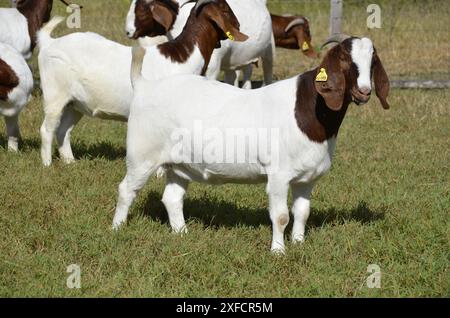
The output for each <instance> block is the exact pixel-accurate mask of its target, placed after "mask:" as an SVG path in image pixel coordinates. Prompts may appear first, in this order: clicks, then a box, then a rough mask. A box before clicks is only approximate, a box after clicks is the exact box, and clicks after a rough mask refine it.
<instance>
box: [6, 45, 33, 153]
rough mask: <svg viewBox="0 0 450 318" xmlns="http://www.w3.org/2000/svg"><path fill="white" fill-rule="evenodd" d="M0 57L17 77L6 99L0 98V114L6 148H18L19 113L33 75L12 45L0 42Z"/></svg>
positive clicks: (28, 98) (30, 85) (29, 89)
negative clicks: (6, 137) (2, 118)
mask: <svg viewBox="0 0 450 318" xmlns="http://www.w3.org/2000/svg"><path fill="white" fill-rule="evenodd" d="M0 59H2V60H3V61H4V62H5V63H6V64H8V65H9V67H10V68H11V69H12V70H13V71H14V73H15V74H16V76H17V77H18V78H19V84H18V85H17V86H16V87H15V88H14V89H13V90H12V91H11V92H9V94H8V99H7V100H6V101H2V100H0V114H1V115H2V116H5V120H6V126H7V127H6V128H7V132H8V148H9V149H11V150H14V151H17V150H18V139H19V126H18V122H17V120H18V116H19V113H20V112H21V111H22V110H23V109H24V108H25V106H26V105H27V103H28V101H29V100H30V97H31V93H32V90H33V75H32V73H31V70H30V68H29V67H28V64H27V63H26V61H25V60H24V58H23V56H22V55H21V54H20V53H19V52H17V51H16V50H15V49H14V48H13V47H11V46H9V45H7V44H3V43H0Z"/></svg>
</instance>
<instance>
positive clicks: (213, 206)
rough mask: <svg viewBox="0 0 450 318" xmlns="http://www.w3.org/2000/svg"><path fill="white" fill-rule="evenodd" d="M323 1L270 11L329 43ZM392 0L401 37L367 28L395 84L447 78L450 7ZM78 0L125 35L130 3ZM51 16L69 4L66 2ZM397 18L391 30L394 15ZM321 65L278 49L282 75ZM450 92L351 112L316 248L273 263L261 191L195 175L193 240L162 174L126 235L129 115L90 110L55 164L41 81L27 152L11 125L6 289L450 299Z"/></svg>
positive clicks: (3, 264) (3, 292)
mask: <svg viewBox="0 0 450 318" xmlns="http://www.w3.org/2000/svg"><path fill="white" fill-rule="evenodd" d="M320 2H321V3H327V1H325V2H324V1H317V2H315V1H314V2H313V1H303V2H301V3H300V4H296V3H294V1H272V2H270V7H271V9H272V11H274V12H282V11H283V12H284V11H292V10H294V9H296V10H299V12H305V14H306V15H308V16H309V17H310V18H311V20H312V21H318V22H314V23H313V28H314V31H313V32H315V33H316V34H318V37H317V41H315V43H316V44H319V43H321V41H323V40H324V39H325V38H326V30H323V29H321V28H320V24H321V23H323V24H324V27H325V26H327V25H328V24H327V23H326V19H327V12H328V8H327V7H323V8H322V7H319V6H318V3H320ZM366 2H367V1H361V3H364V4H363V5H361V6H358V5H357V4H358V3H357V1H348V3H349V5H348V6H346V8H347V11H346V19H347V20H346V21H349V22H348V23H346V26H345V30H346V32H347V33H356V34H362V33H364V31H366V32H368V31H367V30H364V23H365V4H366ZM381 2H382V3H383V4H385V5H386V6H399V8H401V9H402V11H401V12H402V13H403V12H404V13H405V14H404V16H402V15H400V14H399V17H397V18H398V19H399V20H396V21H398V23H397V25H396V26H395V27H392V31H391V33H390V34H391V35H390V37H391V40H390V38H389V36H384V34H385V33H383V32H388V31H386V30H383V29H382V30H379V31H370V32H368V34H369V35H370V36H371V37H373V38H374V40H375V44H376V45H377V47H378V49H379V51H381V52H380V53H379V54H380V56H381V58H382V59H383V61H384V62H385V66H386V69H387V70H388V73H389V74H391V75H392V76H391V77H404V76H406V77H414V76H421V77H423V76H424V75H427V74H428V75H430V76H433V77H440V76H444V75H445V74H448V73H450V70H449V65H450V58H449V57H450V56H449V52H450V51H449V41H448V38H449V37H448V35H449V34H448V32H449V31H448V28H447V29H445V27H444V26H443V24H442V22H443V21H445V19H447V21H448V17H449V16H450V14H449V12H448V10H449V9H448V6H447V4H446V2H445V1H420V2H419V1H418V2H415V1H398V2H397V1H392V2H389V3H388V2H387V1H381ZM5 3H6V1H4V0H0V5H4V4H5ZM80 3H82V4H83V5H84V6H85V9H84V10H85V13H84V16H86V19H85V20H86V23H85V24H83V29H90V30H93V31H97V32H100V33H102V34H104V35H107V36H108V37H111V38H113V39H116V40H118V41H121V42H124V43H128V42H127V40H125V39H124V32H123V23H122V20H123V19H124V16H125V14H126V7H127V5H126V1H119V0H113V1H105V0H99V1H80ZM105 3H109V5H105ZM305 3H306V4H305ZM368 3H370V2H368ZM395 3H397V4H395ZM391 9H392V8H391ZM308 10H310V11H311V13H307V12H306V11H308ZM358 10H359V11H361V12H362V16H363V17H362V18H361V17H359V18H358V16H359V13H358V12H359V11H358ZM386 11H388V10H386ZM55 12H56V13H59V14H62V13H64V11H63V7H62V5H61V4H60V3H59V2H58V1H55ZM389 12H391V11H389ZM424 12H426V13H427V14H426V15H423V13H424ZM389 14H390V13H389ZM389 14H388V15H387V16H386V20H385V21H386V23H387V26H386V28H388V27H389V26H390V24H389V23H390V21H391V20H392V21H393V20H394V19H393V18H392V17H390V15H389ZM405 16H408V17H409V18H411V19H413V20H414V19H418V18H419V17H422V20H421V23H420V24H419V23H417V22H414V23H413V27H411V28H410V29H415V30H418V31H417V32H419V35H417V34H416V35H411V33H410V32H405V35H404V36H402V34H403V33H402V32H401V30H407V29H408V22H407V21H408V20H407V19H406V17H405ZM83 19H84V18H83ZM359 19H362V20H361V21H362V22H361V21H360V20H359ZM83 21H84V20H83ZM320 21H322V22H320ZM358 21H359V22H360V23H359V22H358ZM353 22H354V23H353ZM353 28H354V29H355V31H354V32H351V31H352V30H353ZM61 29H63V28H61ZM430 30H431V31H430ZM59 32H61V33H60V34H62V33H64V32H65V31H64V30H59ZM421 36H423V37H425V38H426V39H427V41H426V42H425V43H424V44H423V45H425V46H426V47H427V54H429V56H428V57H426V58H423V57H421V56H420V52H418V51H417V50H415V49H414V47H415V46H416V43H417V41H415V40H417V38H420V37H421ZM392 39H393V40H395V41H393V42H392ZM394 42H395V43H394ZM428 49H429V50H428ZM428 51H430V52H428ZM405 54H406V55H405ZM405 56H406V57H405ZM316 64H317V61H307V60H305V59H304V58H303V57H299V55H298V52H289V51H283V50H280V53H279V55H278V61H277V65H276V68H275V73H276V75H277V77H279V78H283V77H286V76H291V75H293V74H295V73H300V72H302V71H303V70H304V69H305V68H308V67H310V66H312V65H316ZM449 100H450V90H433V91H425V90H393V91H392V92H391V97H390V103H391V106H392V109H391V110H389V111H384V110H382V109H381V106H380V105H379V103H378V101H377V100H376V98H373V99H372V100H371V101H370V103H369V104H368V105H366V106H364V107H357V106H352V107H351V109H350V111H349V113H348V115H347V118H346V119H345V121H344V124H343V127H342V129H341V131H340V134H339V139H338V148H337V151H336V155H335V159H334V162H333V168H332V170H331V171H330V172H329V174H328V175H327V176H325V177H324V178H323V179H322V180H321V181H319V182H318V185H317V187H316V188H315V191H314V193H313V199H312V214H311V218H310V219H309V221H308V228H307V239H306V242H305V243H304V244H301V245H291V244H288V245H287V254H286V256H284V257H277V256H274V255H272V254H271V253H270V252H269V248H270V239H271V223H270V220H269V216H268V213H267V212H266V209H267V198H266V195H265V191H264V186H263V185H260V186H237V185H227V186H221V187H211V186H205V185H198V184H193V185H192V187H191V188H190V190H189V192H188V196H187V200H186V203H185V214H186V218H187V220H188V227H189V234H188V235H186V236H184V237H180V236H177V235H173V234H171V233H170V229H169V225H168V223H167V215H166V212H165V209H164V207H163V205H162V203H161V202H160V198H161V196H162V191H163V181H161V180H156V179H152V180H151V181H150V182H149V183H148V185H147V186H146V187H145V189H144V190H143V191H142V192H141V193H140V195H139V198H138V199H137V201H136V204H135V205H134V206H133V208H132V210H131V217H130V221H129V224H128V226H126V227H125V228H123V229H122V230H121V231H119V232H118V233H114V232H113V231H112V230H111V229H110V227H111V222H112V217H113V213H114V207H115V204H116V199H117V186H118V184H119V182H120V181H121V179H122V178H123V176H124V174H125V162H124V158H125V135H126V126H125V124H122V123H117V122H107V121H100V120H92V119H83V120H82V121H81V122H80V124H79V125H78V126H77V128H76V129H75V131H74V134H73V147H74V152H75V155H76V157H77V158H78V159H79V160H78V162H77V163H76V164H73V165H70V166H66V165H64V164H62V163H61V162H59V161H55V163H54V165H53V166H52V167H51V168H47V169H45V168H43V167H42V165H41V161H40V156H39V147H40V137H39V127H40V125H41V122H42V119H43V113H42V105H41V96H40V92H39V90H38V89H37V90H36V91H35V93H34V96H33V99H32V102H31V103H30V105H29V107H28V108H27V110H26V111H25V112H23V114H22V116H21V120H20V122H21V129H22V136H23V143H22V147H21V152H20V153H19V154H12V153H8V152H7V151H6V150H5V145H6V139H5V135H4V131H5V127H4V124H3V122H1V123H0V162H1V164H2V168H1V169H0V229H1V230H0V255H1V257H0V296H3V297H13V296H22V297H23V296H24V297H31V296H38V297H47V296H58V297H91V296H95V297H119V296H120V297H194V296H195V297H207V296H208V297H227V296H233V297H319V296H322V297H339V296H343V297H405V296H414V297H418V296H427V297H428V296H438V297H449V296H450V276H449V256H450V254H449V251H450V244H449V242H450V240H449V239H450V237H449V236H450V231H449V211H450V182H449V180H450V167H449V159H450V109H449ZM288 233H290V230H288ZM70 264H78V265H79V266H80V267H81V284H82V288H81V289H68V288H67V287H66V280H67V277H68V275H69V274H68V273H67V272H66V269H67V267H68V266H69V265H70ZM370 264H377V265H379V266H380V268H381V274H382V281H381V288H380V289H370V288H368V287H367V285H366V278H367V277H368V276H369V275H370V273H367V267H368V265H370Z"/></svg>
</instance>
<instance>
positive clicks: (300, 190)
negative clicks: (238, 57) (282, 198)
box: [291, 184, 314, 243]
mask: <svg viewBox="0 0 450 318" xmlns="http://www.w3.org/2000/svg"><path fill="white" fill-rule="evenodd" d="M313 186H314V185H313V184H293V185H292V186H291V188H292V198H293V205H292V214H293V215H294V227H293V228H292V242H293V243H298V242H303V241H304V240H305V227H306V222H307V221H308V218H309V213H310V205H311V204H310V202H311V193H312V189H313Z"/></svg>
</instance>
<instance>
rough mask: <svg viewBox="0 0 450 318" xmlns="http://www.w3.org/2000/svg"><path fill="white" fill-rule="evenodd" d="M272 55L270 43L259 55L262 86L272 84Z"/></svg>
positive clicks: (272, 49) (272, 50)
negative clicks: (262, 74)
mask: <svg viewBox="0 0 450 318" xmlns="http://www.w3.org/2000/svg"><path fill="white" fill-rule="evenodd" d="M273 57H274V47H273V46H272V45H271V46H269V47H267V48H266V50H265V51H264V53H263V55H262V56H261V60H262V65H263V72H264V86H267V85H270V84H272V81H273Z"/></svg>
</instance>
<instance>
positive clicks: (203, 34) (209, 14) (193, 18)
mask: <svg viewBox="0 0 450 318" xmlns="http://www.w3.org/2000/svg"><path fill="white" fill-rule="evenodd" d="M239 27H240V25H239V21H238V20H237V18H236V16H235V15H234V13H233V11H232V10H231V8H230V7H229V6H228V4H227V3H226V1H223V0H221V1H217V2H213V3H210V4H208V5H205V6H203V7H202V9H200V10H199V11H198V12H196V11H195V10H192V12H191V14H190V16H189V18H188V20H187V22H186V25H185V27H184V29H183V32H182V33H181V34H180V35H179V36H178V37H177V38H176V39H175V40H172V41H169V42H167V43H164V44H160V45H159V46H158V49H159V51H160V52H161V54H162V55H164V56H165V57H167V58H170V59H171V60H172V61H174V62H177V63H185V62H186V61H187V60H188V59H189V57H190V56H191V55H192V53H193V51H194V47H195V45H197V46H198V48H199V50H200V52H201V54H202V56H203V58H204V60H205V64H204V66H203V70H202V74H201V75H204V74H205V73H206V70H207V68H208V64H209V61H210V59H211V55H212V53H213V51H214V49H215V48H216V47H218V45H220V42H219V41H220V40H225V39H227V36H226V35H225V32H227V31H230V32H231V33H232V34H233V35H235V36H236V39H238V38H243V37H245V35H243V34H242V33H240V32H239ZM225 30H226V31H225Z"/></svg>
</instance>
